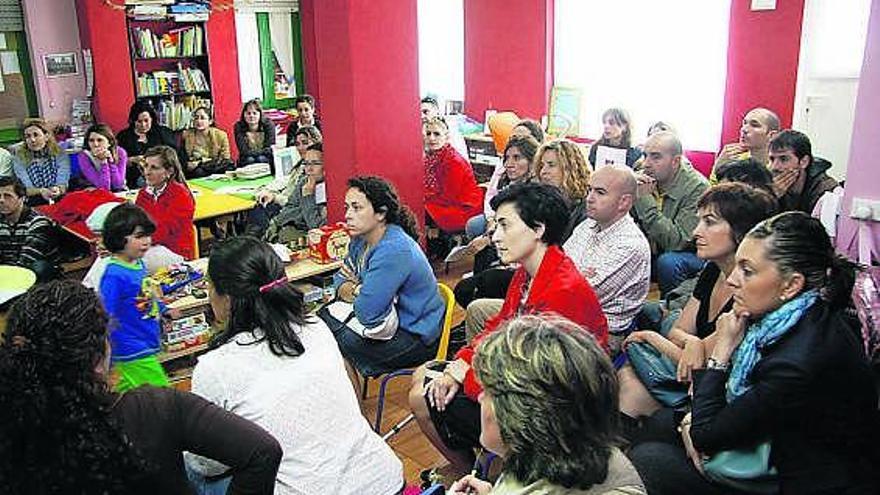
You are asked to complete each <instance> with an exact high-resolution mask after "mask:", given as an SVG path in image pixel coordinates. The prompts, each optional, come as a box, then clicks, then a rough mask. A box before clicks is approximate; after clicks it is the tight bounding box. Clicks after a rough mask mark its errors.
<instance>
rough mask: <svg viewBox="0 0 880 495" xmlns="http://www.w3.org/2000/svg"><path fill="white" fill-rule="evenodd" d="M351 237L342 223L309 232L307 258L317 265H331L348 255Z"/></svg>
mask: <svg viewBox="0 0 880 495" xmlns="http://www.w3.org/2000/svg"><path fill="white" fill-rule="evenodd" d="M349 242H351V237H349V235H348V231H346V230H345V224H344V223H341V222H339V223H336V224H334V225H325V226H323V227H319V228H317V229H312V230H310V231H309V256H310V257H311V258H312V259H313V260H315V261H316V262H317V263H332V262H334V261H339V260H342V259H344V258H345V257H346V256H347V255H348V243H349Z"/></svg>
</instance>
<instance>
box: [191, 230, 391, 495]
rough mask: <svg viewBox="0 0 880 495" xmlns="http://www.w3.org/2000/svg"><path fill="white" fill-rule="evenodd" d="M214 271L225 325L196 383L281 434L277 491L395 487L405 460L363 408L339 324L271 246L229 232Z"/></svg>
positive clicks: (215, 298)
mask: <svg viewBox="0 0 880 495" xmlns="http://www.w3.org/2000/svg"><path fill="white" fill-rule="evenodd" d="M208 279H209V280H210V285H209V286H208V294H209V297H210V300H211V308H212V310H213V312H214V316H215V318H216V320H217V321H219V322H221V325H222V328H223V329H222V330H221V333H220V334H218V335H217V336H216V337H215V340H214V341H213V342H212V344H211V345H212V350H211V351H209V352H208V353H207V354H205V355H203V356H201V357H199V362H198V364H197V365H196V367H195V370H194V371H193V377H192V391H193V393H195V394H198V395H200V396H202V397H204V398H206V399H208V400H209V401H211V402H213V403H215V404H218V405H221V406H222V407H224V408H225V409H227V410H229V411H231V412H233V413H235V414H237V415H239V416H241V417H243V418H245V419H249V420H251V421H253V422H254V423H256V424H257V425H259V426H261V427H263V428H265V429H266V430H267V431H268V432H270V433H271V434H272V435H273V436H274V437H275V438H276V439H278V441H279V442H280V443H281V447H282V449H283V450H284V456H283V457H282V459H281V465H280V467H279V469H278V478H277V481H276V485H275V493H276V494H295V493H296V494H298V493H341V492H344V493H359V494H361V493H362V494H375V495H387V494H392V493H397V492H398V491H399V490H400V489H401V488H402V487H403V469H402V466H401V463H400V461H399V460H398V459H397V457H396V456H395V455H394V453H393V452H392V451H391V449H390V448H389V447H388V445H387V444H386V443H385V442H383V441H382V439H381V438H379V436H378V435H377V434H376V433H375V432H373V430H372V429H371V428H370V425H369V424H368V423H367V421H366V420H365V419H364V417H363V416H362V415H361V411H360V407H359V406H358V402H357V398H356V396H355V393H354V390H353V389H352V387H351V383H350V382H349V381H348V376H347V375H346V372H345V365H344V363H343V359H342V355H341V354H340V353H339V348H338V347H337V345H336V341H335V340H334V339H333V334H332V333H331V332H330V330H329V329H328V328H327V326H326V325H324V323H323V322H322V321H320V320H319V319H317V318H314V317H308V316H306V309H305V303H304V302H303V299H302V294H300V293H299V292H297V291H296V290H295V289H294V288H293V287H292V286H291V285H289V284H288V283H287V275H286V274H285V272H284V264H283V263H282V262H281V260H280V259H279V258H278V256H277V255H276V254H275V252H274V251H273V250H272V248H270V247H269V246H268V245H267V244H266V243H264V242H262V241H259V240H257V239H255V238H253V237H249V236H241V237H234V238H231V239H228V240H226V241H224V242H222V243H220V244H219V245H218V246H216V247H215V248H214V250H213V252H212V253H211V258H210V261H209V262H208ZM229 440H234V439H232V438H230V439H229ZM236 441H237V440H236ZM236 441H233V443H235V442H236ZM187 465H188V467H189V468H190V469H192V470H193V471H195V472H196V473H199V474H201V475H203V476H204V475H215V474H221V473H223V472H225V471H226V467H225V466H217V465H216V463H213V462H208V461H206V460H205V459H201V458H197V457H191V458H188V459H187ZM222 483H224V484H225V481H224V482H222ZM223 493H225V492H223Z"/></svg>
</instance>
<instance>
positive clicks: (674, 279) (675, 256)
mask: <svg viewBox="0 0 880 495" xmlns="http://www.w3.org/2000/svg"><path fill="white" fill-rule="evenodd" d="M705 263H706V262H705V261H704V260H702V259H700V258H698V257H697V255H696V254H694V253H691V252H687V251H670V252H667V253H663V254H661V255H660V256H658V257H657V283H658V284H659V285H660V297H665V296H666V294H668V293H669V291H671V290H672V289H674V288H676V287H678V284H680V283H682V282H684V281H685V280H687V279H689V278H691V277H693V276H694V275H696V274H697V273H699V271H700V270H702V269H703V265H704V264H705Z"/></svg>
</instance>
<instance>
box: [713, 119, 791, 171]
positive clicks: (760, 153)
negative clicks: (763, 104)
mask: <svg viewBox="0 0 880 495" xmlns="http://www.w3.org/2000/svg"><path fill="white" fill-rule="evenodd" d="M779 129H780V123H779V116H777V115H776V114H775V113H774V112H773V111H771V110H768V109H766V108H760V107H759V108H753V109H751V110H749V111H748V113H746V116H745V117H743V121H742V126H740V129H739V141H737V142H735V143H728V144H725V145H724V147H723V148H721V151H720V152H718V156H717V157H716V158H715V165H714V166H713V167H712V177H713V179H714V177H715V170H717V169H718V167H720V166H722V165H724V164H727V163H730V162H734V161H737V160H744V159H746V158H752V159H754V160H757V161H759V162H761V163H763V164H764V165H769V164H770V140H771V139H772V138H773V136H774V135H776V133H777V132H779Z"/></svg>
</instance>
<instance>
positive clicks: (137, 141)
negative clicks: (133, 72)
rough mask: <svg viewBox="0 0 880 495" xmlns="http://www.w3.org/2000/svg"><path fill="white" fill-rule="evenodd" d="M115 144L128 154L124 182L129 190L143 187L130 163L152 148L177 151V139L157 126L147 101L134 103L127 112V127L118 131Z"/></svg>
mask: <svg viewBox="0 0 880 495" xmlns="http://www.w3.org/2000/svg"><path fill="white" fill-rule="evenodd" d="M116 142H117V143H118V144H119V146H121V147H122V148H123V149H124V150H125V152H126V153H127V154H128V158H129V167H128V170H127V171H126V173H125V182H126V184H127V185H128V187H129V189H136V188H138V187H140V186H142V185H143V177H142V176H141V171H140V170H139V169H138V167H137V166H134V164H135V163H136V162H137V160H135V161H134V162H132V161H131V159H132V158H135V157H141V156H143V155H144V153H146V152H147V150H148V149H150V148H152V147H154V146H170V147H171V148H172V149H174V150H175V152H176V151H177V137H176V136H175V135H174V131H172V130H171V129H169V128H168V127H165V126H164V125H160V124H159V116H158V115H157V114H156V110H155V109H154V108H153V105H151V104H150V102H149V101H147V100H138V101H135V102H134V104H133V105H132V106H131V109H130V110H129V111H128V127H126V128H125V129H123V130H121V131H119V134H117V135H116Z"/></svg>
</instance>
